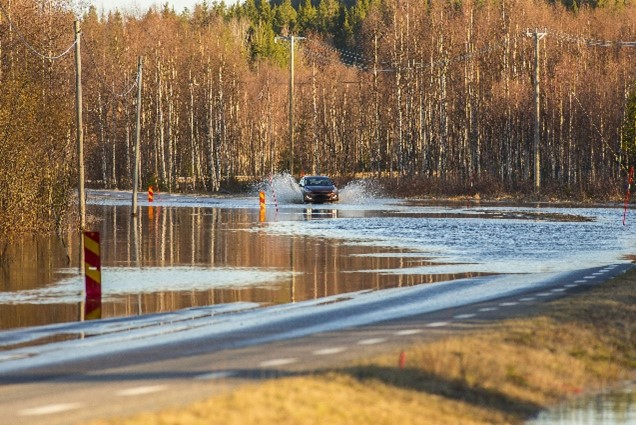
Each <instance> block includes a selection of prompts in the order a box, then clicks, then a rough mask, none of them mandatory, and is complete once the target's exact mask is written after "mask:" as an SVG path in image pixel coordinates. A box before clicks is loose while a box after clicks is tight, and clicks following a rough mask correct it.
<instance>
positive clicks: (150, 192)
mask: <svg viewBox="0 0 636 425" xmlns="http://www.w3.org/2000/svg"><path fill="white" fill-rule="evenodd" d="M154 200H155V191H154V190H153V189H152V186H148V202H152V201H154Z"/></svg>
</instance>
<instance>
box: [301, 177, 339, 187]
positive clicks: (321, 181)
mask: <svg viewBox="0 0 636 425" xmlns="http://www.w3.org/2000/svg"><path fill="white" fill-rule="evenodd" d="M305 184H306V185H307V186H331V185H333V183H331V180H329V179H327V178H315V179H307V181H306V182H305Z"/></svg>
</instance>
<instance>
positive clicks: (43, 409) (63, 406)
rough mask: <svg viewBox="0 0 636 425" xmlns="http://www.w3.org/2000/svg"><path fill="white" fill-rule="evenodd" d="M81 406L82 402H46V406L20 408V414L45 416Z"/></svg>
mask: <svg viewBox="0 0 636 425" xmlns="http://www.w3.org/2000/svg"><path fill="white" fill-rule="evenodd" d="M80 407H82V405H81V404H80V403H59V404H46V405H44V406H39V407H33V408H31V409H24V410H20V412H19V414H20V416H44V415H52V414H54V413H62V412H68V411H69V410H75V409H79V408H80Z"/></svg>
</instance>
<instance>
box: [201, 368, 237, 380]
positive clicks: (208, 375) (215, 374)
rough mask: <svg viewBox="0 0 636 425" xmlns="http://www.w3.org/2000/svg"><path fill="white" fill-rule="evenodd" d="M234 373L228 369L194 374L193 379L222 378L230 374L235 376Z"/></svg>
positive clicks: (229, 376)
mask: <svg viewBox="0 0 636 425" xmlns="http://www.w3.org/2000/svg"><path fill="white" fill-rule="evenodd" d="M235 375H236V372H233V371H230V370H222V371H218V372H210V373H204V374H203V375H198V376H195V377H194V379H201V380H208V379H209V380H212V379H224V378H231V377H232V376H235Z"/></svg>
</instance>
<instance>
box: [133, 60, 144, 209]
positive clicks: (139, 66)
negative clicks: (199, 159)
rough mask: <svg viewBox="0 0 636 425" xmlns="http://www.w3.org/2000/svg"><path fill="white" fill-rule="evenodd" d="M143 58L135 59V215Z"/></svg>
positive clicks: (135, 206)
mask: <svg viewBox="0 0 636 425" xmlns="http://www.w3.org/2000/svg"><path fill="white" fill-rule="evenodd" d="M143 68H144V58H143V56H139V59H138V61H137V128H136V129H135V165H134V166H133V195H132V215H133V217H134V216H136V215H137V189H138V188H139V144H140V139H141V82H142V73H143Z"/></svg>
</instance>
